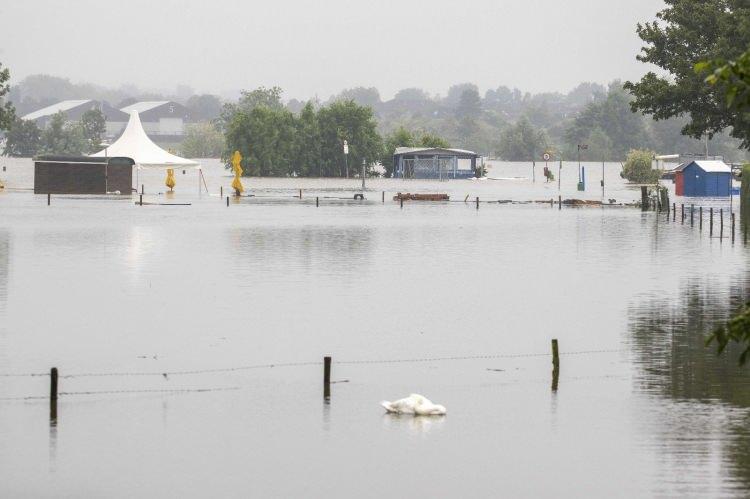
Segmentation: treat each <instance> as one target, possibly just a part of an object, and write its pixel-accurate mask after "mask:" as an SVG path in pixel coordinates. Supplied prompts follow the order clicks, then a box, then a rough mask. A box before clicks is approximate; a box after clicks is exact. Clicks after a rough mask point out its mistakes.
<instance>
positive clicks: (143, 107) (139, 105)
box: [120, 100, 169, 113]
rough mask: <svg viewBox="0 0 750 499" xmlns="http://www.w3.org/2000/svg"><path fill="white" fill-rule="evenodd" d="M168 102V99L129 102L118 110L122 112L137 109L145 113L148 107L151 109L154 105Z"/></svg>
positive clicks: (157, 105)
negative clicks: (129, 103)
mask: <svg viewBox="0 0 750 499" xmlns="http://www.w3.org/2000/svg"><path fill="white" fill-rule="evenodd" d="M167 103H169V101H168V100H153V101H143V102H136V103H135V104H131V105H129V106H125V107H123V108H122V109H120V111H122V112H124V113H130V111H138V112H139V113H145V112H146V111H148V110H149V109H153V108H155V107H159V106H163V105H164V104H167Z"/></svg>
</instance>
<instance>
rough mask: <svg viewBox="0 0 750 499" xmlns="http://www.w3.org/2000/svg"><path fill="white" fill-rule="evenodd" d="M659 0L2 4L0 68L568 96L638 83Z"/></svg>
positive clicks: (223, 82)
mask: <svg viewBox="0 0 750 499" xmlns="http://www.w3.org/2000/svg"><path fill="white" fill-rule="evenodd" d="M661 8H663V2H662V1H661V0H598V1H596V0H565V1H561V0H463V1H455V0H453V1H451V0H429V1H418V0H385V1H344V0H321V1H294V0H272V1H245V2H242V1H231V0H210V1H209V0H203V1H200V0H183V1H178V0H66V1H60V0H3V1H2V2H0V62H2V63H3V64H4V65H6V66H8V67H9V68H10V70H11V72H12V78H13V81H14V82H17V81H19V80H20V79H22V78H23V77H24V76H27V75H29V74H35V73H47V74H52V75H56V76H64V77H68V78H70V79H71V80H72V81H75V82H82V81H87V82H92V83H99V84H103V85H107V86H119V85H120V84H123V83H134V84H136V85H138V86H140V87H146V88H164V89H173V88H174V87H175V85H176V84H187V85H190V86H191V87H192V88H193V89H195V90H196V91H199V92H211V93H226V92H228V91H232V90H237V89H243V88H245V89H250V88H255V87H257V86H259V85H266V86H270V85H279V86H280V87H282V88H283V89H284V91H285V98H291V97H297V98H309V97H314V96H316V95H317V96H319V97H321V98H327V97H328V96H329V95H331V94H333V93H337V92H338V91H340V90H341V89H343V88H348V87H353V86H360V85H361V86H375V87H377V88H378V89H379V90H380V92H381V95H382V96H383V97H384V98H389V97H391V96H392V95H393V94H394V93H395V92H396V91H397V90H399V89H401V88H405V87H412V86H414V87H421V88H424V89H425V90H427V91H428V92H430V93H441V94H445V93H446V90H447V88H448V87H449V86H450V85H451V84H453V83H458V82H464V81H471V82H474V83H476V84H478V85H479V87H480V90H482V91H484V90H486V89H487V88H496V87H497V86H499V85H507V86H516V87H519V88H520V89H522V90H524V91H531V92H539V91H547V90H559V91H567V90H569V89H571V88H572V87H574V86H575V85H576V84H577V83H579V82H581V81H595V82H600V83H606V82H609V81H611V80H613V79H615V78H621V79H628V78H637V77H638V76H640V75H641V74H643V73H644V72H645V70H646V67H645V66H644V65H643V64H642V63H639V62H637V61H636V60H635V56H636V54H637V53H638V50H639V48H640V46H641V44H640V41H639V39H638V37H637V36H636V34H635V25H636V23H637V22H639V21H645V20H650V19H652V18H653V17H654V15H655V13H656V12H657V11H658V10H660V9H661Z"/></svg>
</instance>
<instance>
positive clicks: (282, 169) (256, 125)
mask: <svg viewBox="0 0 750 499" xmlns="http://www.w3.org/2000/svg"><path fill="white" fill-rule="evenodd" d="M294 121H295V120H294V115H293V114H292V113H291V112H289V111H288V110H286V109H284V108H275V107H274V108H271V107H268V106H266V105H258V106H256V107H254V108H252V109H250V110H249V111H248V110H246V109H241V110H238V111H236V112H235V113H234V114H233V115H232V118H231V121H229V123H228V124H227V131H226V134H225V137H226V144H227V149H226V151H225V158H228V157H229V156H231V154H232V152H234V151H240V154H242V168H243V170H244V175H253V176H284V175H288V174H289V173H291V171H292V151H293V146H294V138H295V137H294V135H295V123H294Z"/></svg>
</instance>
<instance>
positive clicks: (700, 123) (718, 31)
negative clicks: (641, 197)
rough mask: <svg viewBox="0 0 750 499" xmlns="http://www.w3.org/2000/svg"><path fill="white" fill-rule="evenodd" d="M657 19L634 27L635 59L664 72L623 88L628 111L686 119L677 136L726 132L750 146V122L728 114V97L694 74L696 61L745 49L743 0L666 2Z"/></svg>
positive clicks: (748, 32) (749, 36) (747, 18)
mask: <svg viewBox="0 0 750 499" xmlns="http://www.w3.org/2000/svg"><path fill="white" fill-rule="evenodd" d="M665 3H666V5H667V7H666V8H665V9H664V10H662V11H661V12H659V13H658V14H657V20H656V21H653V22H647V23H643V24H638V28H637V32H638V36H640V38H641V39H642V40H643V42H644V43H645V46H644V47H643V48H642V51H641V54H640V55H639V56H638V60H640V61H642V62H644V63H648V64H653V65H655V66H657V67H659V68H661V69H662V70H664V71H665V73H666V74H662V75H657V74H656V73H655V72H653V71H649V72H648V73H647V74H646V75H645V76H643V78H641V80H640V81H638V82H628V83H626V84H625V88H626V89H627V90H629V91H630V92H631V93H632V94H633V95H634V96H635V100H634V101H633V102H632V108H633V110H635V111H643V112H644V113H646V114H650V115H652V116H653V117H654V118H655V119H657V120H663V119H667V118H672V117H680V116H683V115H684V116H688V117H689V120H687V122H686V123H685V124H684V126H683V128H682V132H683V133H685V134H686V135H689V136H691V137H694V138H700V137H702V136H704V135H708V136H709V137H711V136H713V135H714V134H716V133H718V132H720V131H722V130H724V129H725V128H730V130H731V131H730V134H731V135H732V136H733V137H735V138H738V139H740V140H741V141H742V146H743V147H744V148H748V147H750V126H749V125H750V122H749V121H748V120H749V119H750V118H748V116H746V115H745V114H743V113H728V112H726V111H727V107H728V106H727V104H728V96H727V94H726V93H725V92H724V91H722V89H721V88H716V87H712V86H710V85H706V84H705V82H704V79H705V75H701V74H699V73H698V72H696V71H695V65H696V64H697V63H699V62H701V61H710V60H730V59H735V58H737V57H739V56H740V54H742V52H744V51H745V50H746V49H747V47H748V46H750V4H748V2H747V1H745V0H705V1H701V2H696V1H694V0H665Z"/></svg>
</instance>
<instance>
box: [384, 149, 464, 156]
mask: <svg viewBox="0 0 750 499" xmlns="http://www.w3.org/2000/svg"><path fill="white" fill-rule="evenodd" d="M429 151H436V152H438V153H439V152H440V151H444V152H447V153H454V154H462V155H467V156H477V153H475V152H474V151H467V150H466V149H452V148H446V147H397V148H396V152H395V153H394V154H396V155H400V154H418V153H421V152H429Z"/></svg>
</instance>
